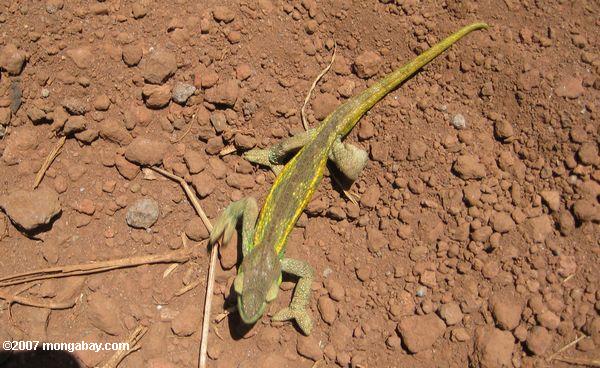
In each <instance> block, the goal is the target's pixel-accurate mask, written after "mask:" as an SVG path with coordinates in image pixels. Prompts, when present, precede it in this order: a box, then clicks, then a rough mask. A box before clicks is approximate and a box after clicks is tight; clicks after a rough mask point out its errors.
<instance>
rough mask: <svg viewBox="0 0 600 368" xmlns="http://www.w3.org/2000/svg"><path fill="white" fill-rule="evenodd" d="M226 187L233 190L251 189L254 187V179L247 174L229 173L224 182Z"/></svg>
mask: <svg viewBox="0 0 600 368" xmlns="http://www.w3.org/2000/svg"><path fill="white" fill-rule="evenodd" d="M225 181H226V183H227V185H229V186H230V187H232V188H235V189H240V190H241V189H252V188H254V186H255V185H256V182H255V181H254V177H253V176H252V175H248V174H238V173H231V174H229V175H227V179H226V180H225Z"/></svg>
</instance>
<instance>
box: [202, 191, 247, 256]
mask: <svg viewBox="0 0 600 368" xmlns="http://www.w3.org/2000/svg"><path fill="white" fill-rule="evenodd" d="M257 217H258V206H257V205H256V200H254V198H252V197H247V198H243V199H240V200H239V201H236V202H233V203H231V204H230V205H229V206H227V208H225V210H224V211H223V213H221V215H220V216H219V218H218V219H217V221H216V222H215V225H214V227H213V229H212V231H211V232H210V240H209V244H211V245H212V244H214V243H215V242H216V241H217V240H219V239H221V238H222V239H223V243H225V244H227V243H228V242H229V240H230V239H231V236H232V235H233V233H234V231H235V227H236V225H237V223H238V221H239V220H240V219H242V220H243V221H242V252H243V253H244V255H245V254H246V252H247V251H248V250H249V249H250V247H251V246H252V239H253V238H254V225H255V223H256V218H257Z"/></svg>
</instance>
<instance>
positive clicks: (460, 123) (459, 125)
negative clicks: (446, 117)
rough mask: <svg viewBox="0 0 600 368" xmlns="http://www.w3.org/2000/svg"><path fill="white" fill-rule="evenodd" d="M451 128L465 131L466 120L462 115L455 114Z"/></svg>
mask: <svg viewBox="0 0 600 368" xmlns="http://www.w3.org/2000/svg"><path fill="white" fill-rule="evenodd" d="M452 126H454V128H456V129H458V130H460V129H466V128H467V119H465V117H464V116H463V115H462V114H456V115H454V116H453V117H452Z"/></svg>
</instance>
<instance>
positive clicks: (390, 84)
mask: <svg viewBox="0 0 600 368" xmlns="http://www.w3.org/2000/svg"><path fill="white" fill-rule="evenodd" d="M485 28H488V25H487V24H485V23H473V24H470V25H468V26H466V27H464V28H461V29H460V30H459V31H457V32H455V33H453V34H451V35H450V36H448V37H446V38H445V39H444V40H442V41H440V42H438V43H437V44H435V45H434V46H432V47H431V48H430V49H428V50H427V51H425V52H423V53H422V54H421V55H419V56H417V57H416V58H414V59H413V60H412V61H411V62H409V63H408V64H405V65H404V66H402V67H400V68H398V69H397V70H395V71H393V72H391V73H390V74H388V75H387V76H386V77H384V78H383V79H382V80H380V81H379V82H377V83H375V84H373V85H372V86H371V87H369V88H367V89H366V90H364V91H363V92H362V93H360V94H359V95H357V96H356V97H353V98H352V99H350V100H348V101H347V102H346V103H344V104H343V105H342V106H340V107H339V109H338V111H339V112H342V110H343V113H342V114H341V115H342V116H343V117H344V121H343V123H342V124H340V125H339V128H340V131H339V133H340V134H341V135H342V136H345V135H346V134H348V133H349V132H350V131H351V130H352V128H353V127H354V126H355V125H356V123H357V122H358V120H359V119H360V118H361V116H362V115H363V114H364V113H365V112H367V111H368V110H369V109H370V108H371V107H372V106H373V105H375V104H376V103H377V101H379V100H381V99H382V98H383V97H384V96H385V95H387V94H388V93H389V92H390V91H392V90H393V89H394V88H396V87H398V85H400V84H401V83H402V82H404V81H405V80H406V79H408V78H409V77H410V76H412V75H413V74H415V73H416V72H417V71H418V70H419V69H421V68H422V67H424V66H425V65H427V64H428V63H429V62H430V61H431V60H433V59H435V58H436V57H437V56H438V55H440V54H441V53H442V52H444V51H445V50H446V49H447V48H448V47H450V46H452V44H454V43H455V42H457V41H458V40H460V39H461V38H463V37H464V36H466V35H468V34H469V33H471V32H473V31H476V30H479V29H485ZM338 111H335V112H333V114H332V115H334V114H336V112H338Z"/></svg>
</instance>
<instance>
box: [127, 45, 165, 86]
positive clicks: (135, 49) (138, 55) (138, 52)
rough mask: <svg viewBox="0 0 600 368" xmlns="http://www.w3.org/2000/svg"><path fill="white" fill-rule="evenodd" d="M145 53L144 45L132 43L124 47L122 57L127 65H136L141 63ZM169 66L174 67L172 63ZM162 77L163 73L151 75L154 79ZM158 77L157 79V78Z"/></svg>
mask: <svg viewBox="0 0 600 368" xmlns="http://www.w3.org/2000/svg"><path fill="white" fill-rule="evenodd" d="M143 55H144V51H143V50H142V46H140V45H138V44H132V45H127V46H124V47H123V54H122V58H123V62H124V63H125V64H126V65H127V66H130V67H131V66H136V65H138V64H139V63H140V61H141V60H142V56H143ZM169 67H172V65H170V66H169ZM160 77H161V75H158V76H157V75H154V76H152V77H151V79H153V80H158V79H159V78H160ZM155 78H156V79H155Z"/></svg>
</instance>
